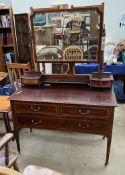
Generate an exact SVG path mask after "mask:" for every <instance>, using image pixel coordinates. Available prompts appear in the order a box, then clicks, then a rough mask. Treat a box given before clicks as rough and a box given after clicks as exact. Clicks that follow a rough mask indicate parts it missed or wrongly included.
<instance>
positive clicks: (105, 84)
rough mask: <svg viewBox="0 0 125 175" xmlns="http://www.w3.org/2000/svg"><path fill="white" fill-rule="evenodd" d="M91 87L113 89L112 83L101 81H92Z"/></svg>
mask: <svg viewBox="0 0 125 175" xmlns="http://www.w3.org/2000/svg"><path fill="white" fill-rule="evenodd" d="M90 86H91V87H99V88H111V87H112V81H110V80H107V81H101V80H91V81H90Z"/></svg>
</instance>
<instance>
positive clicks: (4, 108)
mask: <svg viewBox="0 0 125 175" xmlns="http://www.w3.org/2000/svg"><path fill="white" fill-rule="evenodd" d="M7 68H8V74H9V79H10V82H11V85H12V90H13V92H14V90H15V88H14V81H13V75H14V76H15V80H16V86H17V87H18V77H19V76H20V75H21V73H24V71H25V70H31V68H30V65H29V63H28V64H20V63H7ZM16 73H18V76H17V74H16ZM10 111H11V106H10V101H9V96H0V113H2V114H3V119H4V124H5V128H6V132H7V133H9V132H13V131H12V129H11V125H10V121H9V115H8V114H9V113H10ZM16 142H17V148H18V140H16ZM18 150H19V148H18Z"/></svg>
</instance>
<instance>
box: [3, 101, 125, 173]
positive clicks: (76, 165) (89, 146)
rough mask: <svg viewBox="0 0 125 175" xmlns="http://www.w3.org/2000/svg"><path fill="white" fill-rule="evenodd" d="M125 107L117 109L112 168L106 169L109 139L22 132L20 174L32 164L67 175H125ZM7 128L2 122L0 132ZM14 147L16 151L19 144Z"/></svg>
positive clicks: (109, 166) (92, 136) (94, 136)
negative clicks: (107, 140) (107, 141)
mask: <svg viewBox="0 0 125 175" xmlns="http://www.w3.org/2000/svg"><path fill="white" fill-rule="evenodd" d="M124 113H125V104H122V105H121V104H120V105H118V107H117V108H116V110H115V121H114V128H113V138H112V145H111V152H110V159H109V164H108V166H107V167H106V166H104V162H105V153H106V139H105V140H103V139H102V136H97V135H89V134H82V133H76V132H62V131H52V130H37V129H33V131H32V133H30V132H29V129H22V130H21V132H20V143H21V154H20V155H19V157H18V166H19V168H20V171H21V172H22V171H23V169H24V168H25V167H26V166H27V165H29V164H34V165H40V166H45V167H48V168H51V169H54V170H57V171H60V172H62V173H63V174H64V175H122V174H124V173H125V116H124V115H125V114H124ZM3 127H4V125H3V123H2V122H1V121H0V128H1V129H0V130H2V129H3ZM11 148H12V149H15V150H16V144H15V142H13V143H11Z"/></svg>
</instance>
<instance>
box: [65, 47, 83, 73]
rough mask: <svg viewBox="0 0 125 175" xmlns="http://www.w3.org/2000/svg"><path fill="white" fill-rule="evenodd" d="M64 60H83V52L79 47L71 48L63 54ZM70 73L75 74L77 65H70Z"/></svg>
mask: <svg viewBox="0 0 125 175" xmlns="http://www.w3.org/2000/svg"><path fill="white" fill-rule="evenodd" d="M63 59H64V60H67V61H79V60H82V59H83V50H82V49H81V48H80V47H78V46H69V47H67V48H66V49H65V50H64V52H63ZM69 73H71V74H75V63H72V64H71V63H70V67H69Z"/></svg>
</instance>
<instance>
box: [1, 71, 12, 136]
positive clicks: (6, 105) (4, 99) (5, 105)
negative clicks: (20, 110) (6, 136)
mask: <svg viewBox="0 0 125 175" xmlns="http://www.w3.org/2000/svg"><path fill="white" fill-rule="evenodd" d="M6 77H7V73H6V72H0V85H1V86H2V82H4V81H5V79H6ZM10 111H11V107H10V101H9V96H4V95H2V96H0V113H1V114H3V120H4V124H5V128H6V132H7V133H8V132H12V131H11V127H10V123H9V116H8V114H9V112H10Z"/></svg>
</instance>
